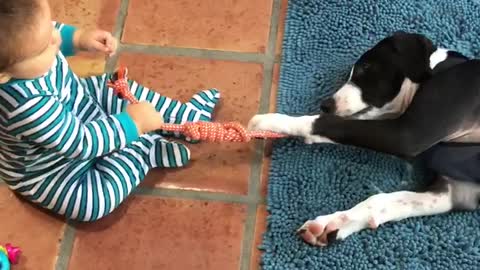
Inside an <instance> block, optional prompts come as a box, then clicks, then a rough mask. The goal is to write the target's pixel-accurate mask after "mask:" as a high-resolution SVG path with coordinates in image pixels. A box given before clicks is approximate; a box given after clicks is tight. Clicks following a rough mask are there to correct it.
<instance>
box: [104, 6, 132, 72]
mask: <svg viewBox="0 0 480 270" xmlns="http://www.w3.org/2000/svg"><path fill="white" fill-rule="evenodd" d="M129 2H130V0H121V2H120V9H119V11H118V15H117V21H116V23H115V26H114V27H113V36H114V37H115V38H116V39H117V40H118V43H119V44H118V45H119V47H120V46H121V44H120V42H121V40H122V35H123V29H124V28H125V21H126V19H127V15H128V5H129ZM118 52H120V50H119V51H118ZM118 52H117V53H116V54H115V55H114V56H112V57H110V58H108V59H107V63H106V64H105V72H107V73H111V72H113V71H114V70H115V66H116V65H117V62H118V55H119V53H118Z"/></svg>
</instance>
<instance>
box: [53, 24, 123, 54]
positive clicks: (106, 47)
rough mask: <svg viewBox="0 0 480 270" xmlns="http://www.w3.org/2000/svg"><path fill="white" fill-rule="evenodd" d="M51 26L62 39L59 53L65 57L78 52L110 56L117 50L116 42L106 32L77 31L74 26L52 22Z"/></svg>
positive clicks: (96, 30)
mask: <svg viewBox="0 0 480 270" xmlns="http://www.w3.org/2000/svg"><path fill="white" fill-rule="evenodd" d="M53 24H54V26H55V28H56V29H57V30H58V31H60V36H61V37H62V45H61V46H60V51H61V52H62V54H63V55H65V56H73V55H75V52H77V51H79V50H80V51H90V52H100V53H105V54H107V55H109V56H112V55H113V54H115V51H116V50H117V40H116V39H115V38H114V37H113V36H112V34H111V33H109V32H107V31H103V30H98V29H95V30H84V29H77V28H76V27H74V26H71V25H68V24H62V23H58V22H53Z"/></svg>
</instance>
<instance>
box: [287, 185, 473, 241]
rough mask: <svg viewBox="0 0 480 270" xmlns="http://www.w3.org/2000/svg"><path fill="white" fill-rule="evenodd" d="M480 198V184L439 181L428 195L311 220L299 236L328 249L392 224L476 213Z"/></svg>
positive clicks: (379, 199) (376, 198)
mask: <svg viewBox="0 0 480 270" xmlns="http://www.w3.org/2000/svg"><path fill="white" fill-rule="evenodd" d="M479 194H480V187H479V186H477V185H476V184H472V183H466V182H460V181H455V180H452V179H449V178H446V177H439V178H438V179H437V180H436V181H435V182H434V185H432V186H431V187H430V188H429V189H428V191H426V192H410V191H398V192H393V193H381V194H376V195H373V196H371V197H370V198H368V199H367V200H365V201H363V202H361V203H359V204H357V205H356V206H354V207H353V208H351V209H349V210H345V211H339V212H335V213H333V214H330V215H324V216H319V217H317V218H316V219H314V220H309V221H307V222H306V223H305V224H304V225H303V226H302V227H301V228H300V229H299V230H298V231H297V232H298V234H299V235H300V236H301V237H302V238H303V239H304V240H305V241H306V242H307V243H310V244H312V245H318V246H325V245H327V244H329V243H331V242H333V241H335V240H343V239H345V238H346V237H348V236H350V235H351V234H353V233H356V232H358V231H361V230H363V229H366V228H371V229H376V228H377V227H378V226H380V225H381V224H383V223H386V222H390V221H399V220H402V219H406V218H410V217H418V216H429V215H436V214H442V213H446V212H449V211H450V210H453V209H455V210H473V209H475V208H476V207H477V203H478V198H479Z"/></svg>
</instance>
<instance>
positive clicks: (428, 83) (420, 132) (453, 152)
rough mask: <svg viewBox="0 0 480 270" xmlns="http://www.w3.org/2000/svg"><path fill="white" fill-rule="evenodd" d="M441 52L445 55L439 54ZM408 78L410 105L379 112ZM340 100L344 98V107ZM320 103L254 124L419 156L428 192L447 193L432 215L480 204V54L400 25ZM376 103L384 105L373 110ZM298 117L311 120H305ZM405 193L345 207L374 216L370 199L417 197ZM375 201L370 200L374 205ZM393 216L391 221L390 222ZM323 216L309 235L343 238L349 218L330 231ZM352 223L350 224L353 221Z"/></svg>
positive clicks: (309, 226) (312, 239) (305, 229)
mask: <svg viewBox="0 0 480 270" xmlns="http://www.w3.org/2000/svg"><path fill="white" fill-rule="evenodd" d="M439 55H440V56H441V57H440V58H438V59H437V60H435V59H434V58H435V57H437V56H439ZM434 56H435V57H434ZM432 59H433V60H432ZM405 82H411V83H412V85H414V86H415V90H414V92H413V93H414V96H413V99H410V100H408V99H406V100H408V102H409V104H405V106H404V107H405V108H404V110H402V111H400V112H399V113H398V114H397V115H395V116H394V117H388V118H383V117H382V115H380V114H377V113H378V112H382V110H383V109H385V108H386V107H388V105H389V104H390V103H392V102H393V101H395V99H397V98H398V97H399V96H401V95H404V94H405V92H402V91H404V90H405V89H407V88H404V86H405V85H406V84H405ZM342 89H344V90H345V91H344V92H343V93H342V95H343V96H342V98H339V97H338V96H337V97H335V95H336V94H338V93H340V92H341V91H342ZM352 89H353V90H352ZM349 91H350V92H349ZM345 93H353V94H352V95H353V96H355V98H353V99H352V100H353V101H352V102H351V103H352V104H355V105H352V108H348V109H346V110H345V108H343V109H342V108H339V107H341V106H343V107H348V106H349V105H348V102H345V96H348V95H345ZM341 102H343V105H341V106H339V103H341ZM345 104H347V105H345ZM359 104H360V105H359ZM402 106H403V105H402ZM320 108H321V109H322V111H323V112H324V113H322V114H320V115H318V116H313V117H308V116H305V117H303V118H302V117H300V118H292V117H289V116H285V115H278V114H271V115H264V116H262V115H259V116H256V117H255V118H254V119H252V121H251V122H250V126H251V127H253V128H254V129H269V128H270V129H271V130H273V131H277V132H285V133H288V134H290V135H297V136H304V137H305V138H306V139H307V141H310V142H324V140H322V139H321V138H328V139H329V140H331V141H333V142H335V143H341V144H348V145H355V146H359V147H365V148H369V149H372V150H376V151H380V152H384V153H389V154H393V155H396V156H399V157H403V158H411V157H417V156H420V157H421V158H422V159H423V160H424V161H425V164H426V165H427V166H428V167H429V168H430V169H432V170H433V171H434V172H435V173H436V177H435V178H434V179H435V181H433V182H432V183H431V186H430V188H429V189H428V190H427V191H428V192H429V193H425V194H426V195H425V197H421V198H431V197H428V196H432V195H431V194H435V193H439V194H440V193H441V194H445V196H447V197H445V198H446V199H444V201H443V203H444V204H443V206H439V208H438V209H435V205H432V206H431V209H432V211H431V212H430V214H435V213H441V212H445V211H449V210H473V209H476V208H477V207H478V204H479V198H480V60H476V59H469V58H467V57H465V56H463V55H462V54H460V53H458V52H455V51H447V50H442V49H440V50H439V49H438V48H437V47H436V46H435V45H434V44H433V42H432V41H431V40H429V39H428V38H427V37H425V36H423V35H420V34H414V33H405V32H397V33H395V34H393V35H392V36H389V37H387V38H385V39H383V40H381V41H380V42H379V43H378V44H376V45H375V46H374V47H373V48H372V49H370V50H368V51H367V52H365V53H364V54H363V55H362V56H361V57H360V58H359V59H358V60H357V62H356V63H355V64H354V67H353V68H352V71H351V74H350V78H349V80H348V82H347V83H346V84H345V85H344V86H343V87H342V88H341V89H339V91H337V92H336V93H335V94H334V95H333V96H332V97H331V98H328V99H326V100H325V101H324V102H323V103H322V104H321V106H320ZM372 110H377V111H376V113H374V114H371V115H367V114H368V112H369V111H372ZM265 116H266V117H265ZM362 116H368V117H363V118H362ZM277 122H282V123H277ZM298 123H305V124H307V125H311V127H309V126H306V127H303V126H301V124H298ZM289 125H290V126H289ZM312 138H313V139H312ZM400 193H401V192H400ZM400 193H398V194H396V195H395V194H394V193H392V195H389V194H383V197H377V198H376V199H374V198H373V197H375V196H373V197H372V198H369V200H366V201H364V202H362V203H360V204H359V205H358V206H356V207H357V208H356V210H355V208H352V209H351V210H348V211H344V212H342V213H348V212H349V211H363V212H357V214H356V215H357V217H358V215H359V213H360V214H362V215H363V214H368V213H370V214H368V215H373V214H372V213H373V212H372V211H373V210H367V208H366V204H365V203H368V202H369V201H370V202H372V200H373V201H375V200H380V201H381V203H383V202H386V203H394V202H392V201H391V199H387V200H386V201H382V200H384V199H381V198H387V197H388V196H390V197H388V198H392V199H393V198H398V196H406V198H407V199H408V198H410V197H409V196H416V195H411V194H407V193H408V192H407V193H401V194H400ZM402 194H405V195H402ZM417 194H420V196H422V195H421V193H417ZM385 196H387V197H385ZM410 200H413V199H410ZM428 200H430V199H428ZM399 201H402V200H399ZM433 201H436V199H433ZM415 202H416V201H413V203H415ZM429 202H431V201H429ZM450 203H451V205H450ZM445 205H446V206H445ZM371 207H373V206H372V205H371V204H370V206H368V209H371ZM382 207H385V206H382ZM392 207H393V206H392ZM384 210H385V209H384ZM382 211H383V210H382ZM371 212H372V213H371ZM387 212H388V210H387ZM427 212H428V211H427ZM337 213H340V212H337ZM421 213H423V212H415V211H413V210H412V213H411V214H409V213H407V214H403V216H402V217H401V218H406V217H409V216H418V215H422V214H421ZM424 214H426V213H424ZM333 215H335V214H333ZM342 215H344V217H343V220H348V216H347V215H346V214H342ZM361 217H363V218H367V217H365V216H361ZM318 218H320V220H323V221H325V220H327V221H328V219H332V218H334V217H333V216H332V215H330V216H321V217H318ZM401 218H400V219H401ZM398 219H399V218H396V219H395V220H398ZM323 221H322V222H323ZM386 221H389V220H388V219H387V220H385V221H384V222H386ZM312 222H313V223H312ZM318 222H320V221H318ZM318 222H317V223H315V221H309V222H307V223H305V224H304V226H302V228H301V229H300V230H299V232H300V234H301V235H302V237H303V238H304V239H305V241H307V242H309V243H311V244H316V245H324V244H326V242H329V241H328V239H330V240H331V238H332V237H331V236H332V235H331V234H334V238H337V239H338V238H339V236H337V232H338V230H339V229H341V227H338V226H340V225H338V224H342V223H343V222H344V221H342V218H340V220H338V218H337V220H336V221H335V220H332V221H330V223H326V224H329V226H337V229H336V230H333V231H329V229H328V226H326V224H323V225H322V224H320V223H321V222H320V223H318ZM348 222H353V221H348ZM358 222H360V221H358ZM361 222H365V221H361ZM362 226H363V225H362ZM326 228H327V229H326ZM359 228H360V227H359ZM345 230H347V231H348V228H347V229H345ZM350 233H351V232H350ZM343 234H344V236H342V237H343V238H344V237H346V236H348V235H349V233H345V232H343ZM342 237H340V239H343V238H342Z"/></svg>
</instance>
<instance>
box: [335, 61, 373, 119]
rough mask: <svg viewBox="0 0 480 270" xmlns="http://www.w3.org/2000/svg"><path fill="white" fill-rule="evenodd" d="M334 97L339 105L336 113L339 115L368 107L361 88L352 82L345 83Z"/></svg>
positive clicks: (349, 113)
mask: <svg viewBox="0 0 480 270" xmlns="http://www.w3.org/2000/svg"><path fill="white" fill-rule="evenodd" d="M352 71H353V69H352ZM333 99H334V100H335V103H336V106H337V110H336V114H338V115H339V116H348V115H351V114H354V113H357V112H359V111H361V110H363V109H365V108H367V107H368V104H366V103H365V102H364V101H363V99H362V91H361V90H360V88H359V87H358V86H356V85H354V84H352V83H350V82H347V83H346V84H345V85H343V86H342V87H341V88H340V89H339V90H338V91H337V92H336V93H335V94H334V95H333Z"/></svg>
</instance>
